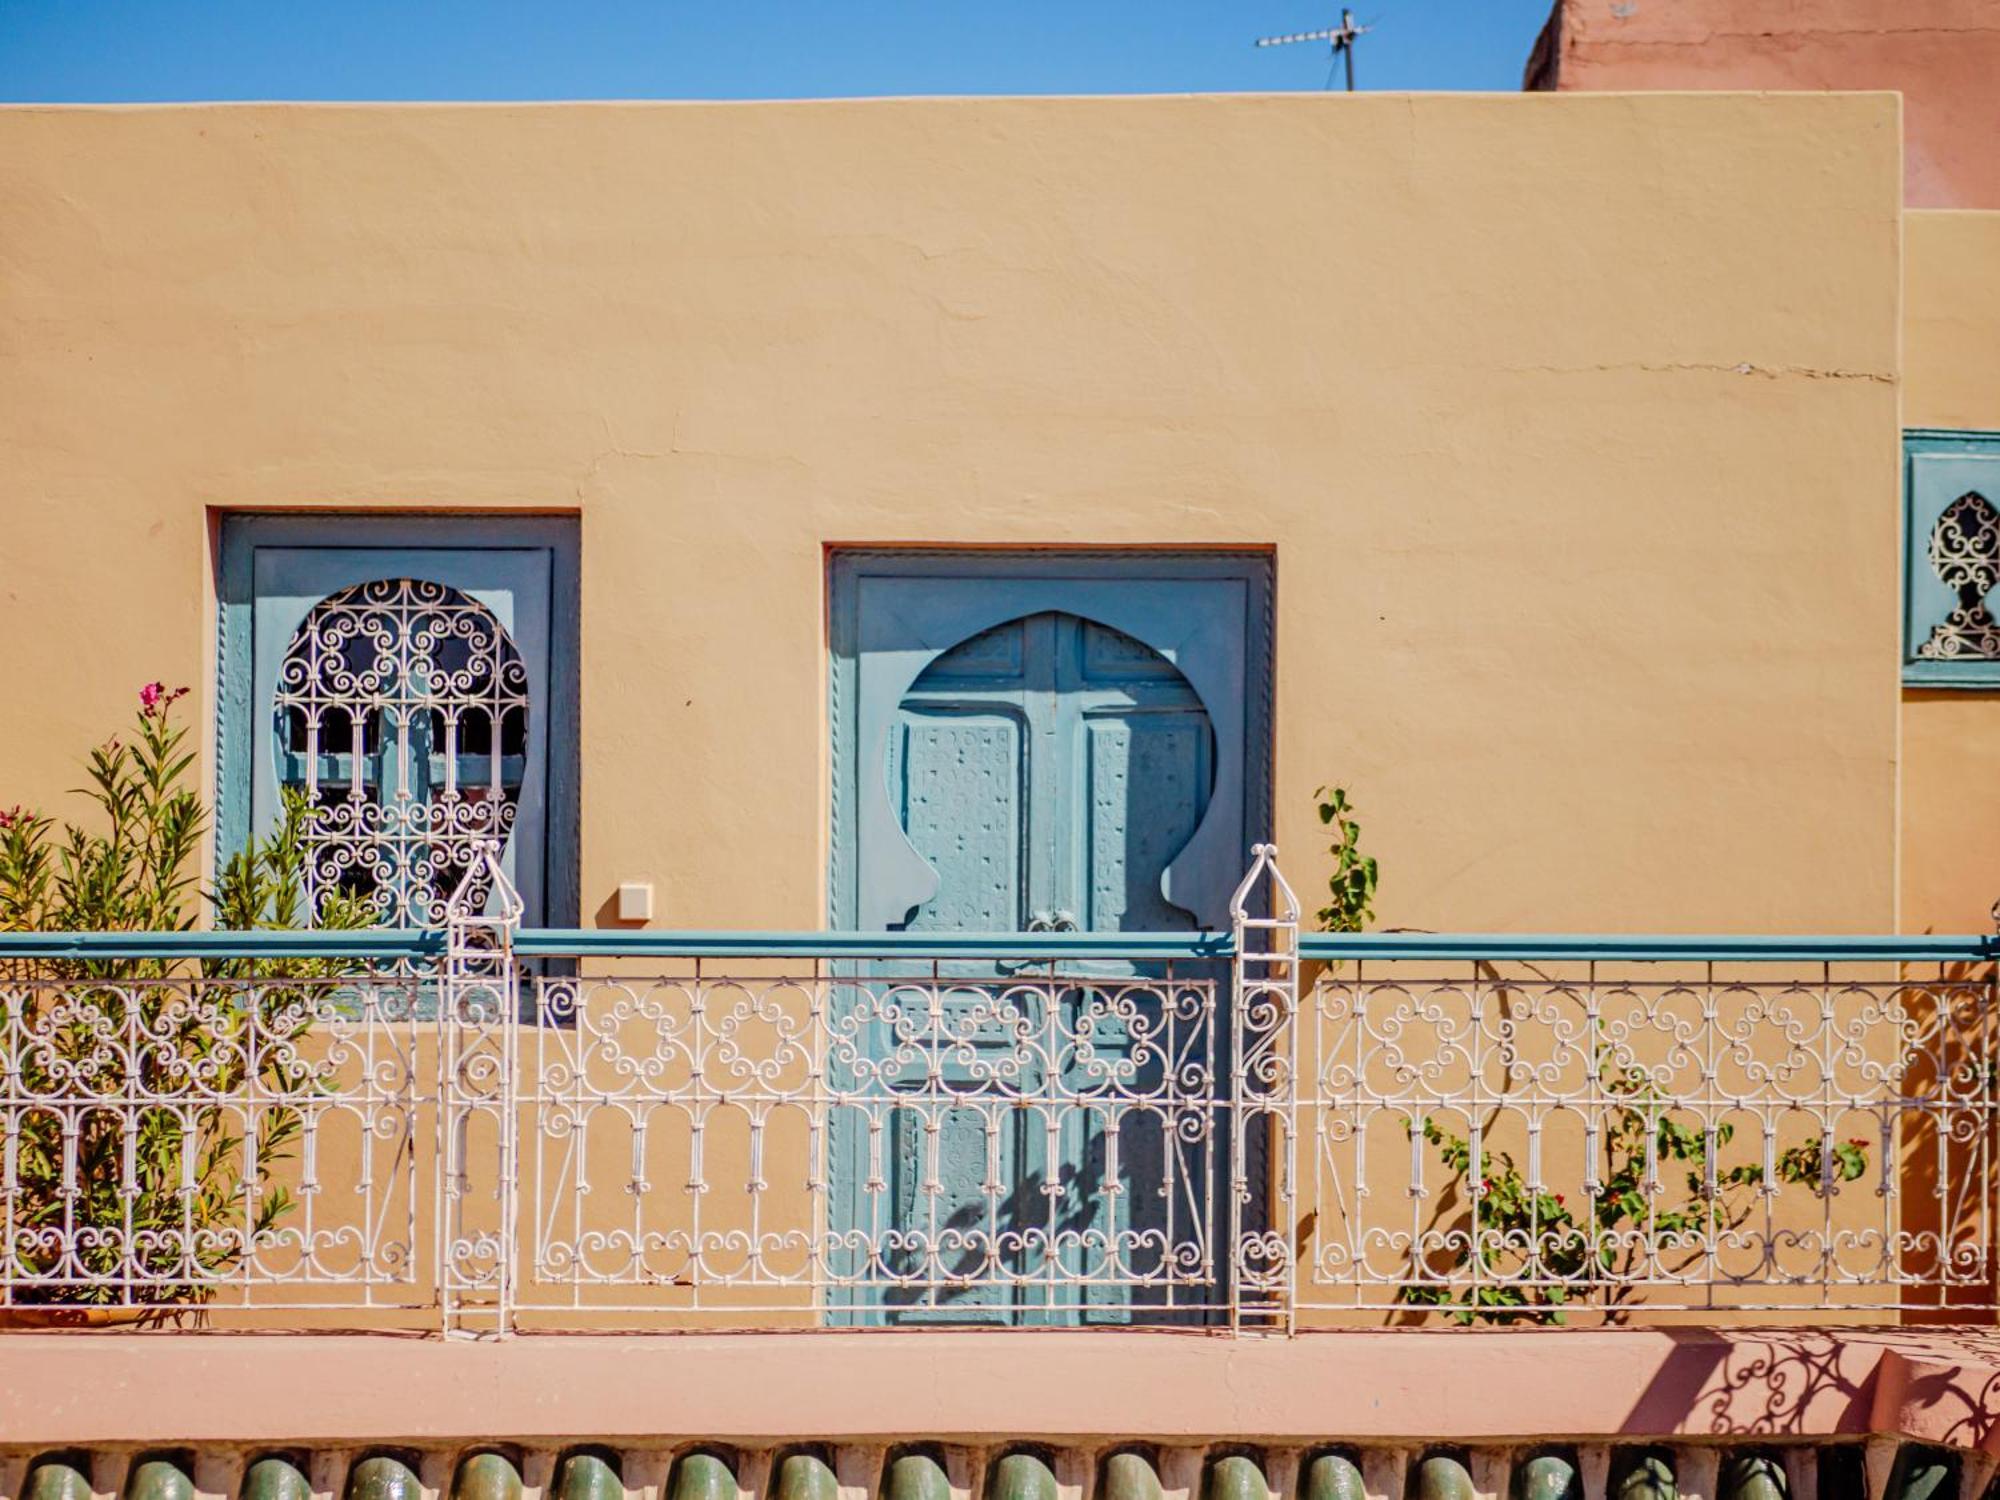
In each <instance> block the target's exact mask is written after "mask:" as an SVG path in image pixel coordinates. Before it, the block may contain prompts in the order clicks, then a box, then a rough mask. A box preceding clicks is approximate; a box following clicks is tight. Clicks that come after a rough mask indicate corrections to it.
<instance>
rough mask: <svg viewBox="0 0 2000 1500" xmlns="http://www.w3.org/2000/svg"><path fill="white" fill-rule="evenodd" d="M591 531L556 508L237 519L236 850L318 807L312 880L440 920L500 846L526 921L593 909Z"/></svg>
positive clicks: (230, 693) (231, 574) (224, 753)
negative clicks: (586, 660) (587, 692)
mask: <svg viewBox="0 0 2000 1500" xmlns="http://www.w3.org/2000/svg"><path fill="white" fill-rule="evenodd" d="M573 540H574V537H573V532H572V531H571V529H570V528H568V527H566V526H565V525H564V524H563V523H560V522H556V523H550V522H545V521H540V520H536V521H526V522H523V521H511V520H500V519H497V518H496V519H495V520H494V521H492V522H485V521H478V522H451V521H444V520H441V519H428V518H424V519H418V518H363V517H342V518H334V519H330V520H320V519H310V518H306V517H232V518H230V519H229V520H228V521H227V522H226V523H225V527H224V534H223V579H222V642H223V657H224V660H223V684H224V701H223V713H222V718H221V726H220V727H221V746H220V752H219V756H218V762H219V766H220V788H221V797H220V801H221V805H222V817H221V819H220V820H219V834H220V838H221V840H222V846H223V847H222V852H223V853H224V854H227V853H229V852H232V851H233V850H234V849H236V848H240V847H242V845H243V844H244V842H245V841H246V840H247V839H248V838H249V837H251V836H252V835H253V834H255V833H262V832H264V831H266V830H268V829H269V828H270V827H271V826H272V825H273V824H274V822H275V821H276V819H277V817H278V815H279V809H280V805H281V798H282V797H283V796H284V795H285V794H286V793H287V791H296V792H298V793H301V794H303V795H304V797H305V798H306V801H307V803H308V805H309V807H310V814H309V821H308V824H307V830H306V837H307V842H308V846H309V847H308V853H309V859H308V867H307V872H306V874H307V887H308V894H309V895H311V896H314V897H318V896H320V895H323V894H324V893H326V892H329V891H332V890H336V889H338V890H341V891H344V892H346V893H348V894H350V895H357V896H361V897H365V898H366V899H367V900H369V901H370V902H372V903H373V905H374V906H375V908H376V910H377V912H378V913H379V917H380V920H381V921H382V922H383V923H384V925H388V926H399V927H422V926H436V925H438V924H440V923H441V922H442V920H443V916H444V902H445V900H446V899H447V898H448V897H449V895H450V894H451V892H452V890H453V889H454V888H455V887H456V885H457V883H458V880H459V878H460V876H461V875H462V874H463V873H464V870H465V869H466V867H467V865H468V862H469V858H470V854H471V852H472V850H473V849H474V847H475V846H476V844H477V842H478V841H480V840H487V839H491V840H497V841H498V842H499V843H500V844H501V847H502V860H503V863H504V864H505V866H506V868H507V870H508V872H509V875H510V878H512V879H513V881H514V882H515V884H516V885H517V886H518V888H519V889H520V891H521V893H522V896H523V898H524V900H525V901H526V903H527V911H528V917H527V920H528V921H530V922H531V923H532V922H546V921H550V920H563V919H565V918H567V919H569V920H574V911H575V878H574V869H575V775H574V760H573V757H574V750H575V724H574V720H575V711H574V689H573V681H574V675H573V672H574V668H573V663H574V649H575V644H574V634H573V620H574V603H575V594H574V587H575V572H574V562H575V553H574V547H573V545H572V544H573Z"/></svg>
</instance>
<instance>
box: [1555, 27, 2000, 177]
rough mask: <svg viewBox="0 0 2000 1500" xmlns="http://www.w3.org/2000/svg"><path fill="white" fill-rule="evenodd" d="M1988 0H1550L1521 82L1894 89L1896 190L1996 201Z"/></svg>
mask: <svg viewBox="0 0 2000 1500" xmlns="http://www.w3.org/2000/svg"><path fill="white" fill-rule="evenodd" d="M1996 78H2000V4H1995V3H1994V0H1557V3H1556V6H1555V10H1554V12H1553V13H1552V14H1551V15H1550V17H1549V22H1548V25H1547V27H1546V28H1545V29H1544V30H1543V33H1542V36H1541V39H1540V40H1539V41H1538V42H1537V43H1536V46H1535V50H1534V54H1533V56H1532V57H1531V58H1530V60H1529V63H1528V71H1527V77H1526V79H1525V82H1526V85H1527V87H1528V88H1530V89H1560V90H1565V91H1569V90H1594V91H1609V90H1627V89H1859V90H1877V89H1881V90H1896V91H1900V92H1901V93H1902V95H1903V112H1904V122H1903V124H1904V152H1905V159H1904V172H1905V176H1904V185H1903V186H1904V200H1905V202H1907V203H1908V204H1909V205H1910V206H1911V207H1912V208H2000V149H1996V147H2000V92H1996V91H1995V87H1994V80H1995V79H1996Z"/></svg>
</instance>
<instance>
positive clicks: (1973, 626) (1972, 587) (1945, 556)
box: [1917, 490, 2000, 661]
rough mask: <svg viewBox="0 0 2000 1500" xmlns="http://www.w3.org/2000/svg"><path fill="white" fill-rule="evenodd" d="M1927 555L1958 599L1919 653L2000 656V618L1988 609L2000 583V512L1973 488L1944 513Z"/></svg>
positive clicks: (1939, 656) (1954, 657) (1938, 658)
mask: <svg viewBox="0 0 2000 1500" xmlns="http://www.w3.org/2000/svg"><path fill="white" fill-rule="evenodd" d="M1926 555H1927V557H1928V558H1929V561H1930V565H1931V571H1932V572H1934V573H1936V574H1937V577H1938V581H1939V582H1940V583H1942V584H1943V585H1944V586H1945V587H1946V588H1948V589H1950V590H1952V592H1953V593H1955V594H1956V595H1957V596H1958V602H1957V603H1956V604H1955V605H1954V606H1953V607H1952V610H1951V613H1950V614H1949V615H1948V616H1946V618H1945V619H1943V620H1941V621H1940V622H1939V623H1938V624H1937V625H1935V626H1934V627H1933V628H1932V630H1931V633H1930V637H1929V639H1927V640H1925V641H1924V642H1923V643H1922V644H1920V645H1919V646H1918V647H1917V655H1918V656H1920V657H1924V658H1927V659H1930V660H1933V661H1951V660H1959V659H1963V658H1967V657H1972V658H1978V659H1983V660H1995V659H2000V622H1996V621H1995V620H1994V618H1993V616H1992V614H1991V613H1990V612H1989V611H1988V609H1987V607H1986V596H1987V595H1988V594H1990V593H1992V592H1993V587H1994V585H1995V584H1996V583H2000V510H1995V509H1994V507H1993V504H1992V502H1990V501H1989V500H1987V498H1986V497H1985V496H1984V495H1982V494H1980V493H1979V492H1978V491H1976V490H1968V491H1967V492H1966V493H1965V494H1962V495H1960V496H1959V497H1958V498H1957V499H1956V500H1954V501H1952V502H1951V504H1950V505H1947V506H1946V507H1945V508H1944V510H1943V511H1942V512H1941V513H1940V514H1939V516H1938V518H1937V522H1936V524H1935V525H1933V526H1932V527H1931V535H1930V546H1929V547H1928V549H1927V550H1926Z"/></svg>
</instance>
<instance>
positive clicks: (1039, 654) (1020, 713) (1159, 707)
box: [885, 610, 1215, 932]
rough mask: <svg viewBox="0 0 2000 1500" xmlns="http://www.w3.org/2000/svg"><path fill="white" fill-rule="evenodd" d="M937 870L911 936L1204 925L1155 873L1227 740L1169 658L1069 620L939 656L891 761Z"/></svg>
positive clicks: (892, 782) (1026, 625)
mask: <svg viewBox="0 0 2000 1500" xmlns="http://www.w3.org/2000/svg"><path fill="white" fill-rule="evenodd" d="M885 770H886V775H887V778H888V783H889V790H890V796H891V797H892V799H893V800H894V803H895V809H896V815H897V821H898V822H899V824H900V825H901V828H902V832H903V834H904V836H905V837H906V838H907V839H908V840H909V843H910V847H911V848H912V849H914V850H915V851H916V853H917V854H918V855H919V856H920V857H921V858H922V859H923V860H924V862H925V863H926V864H928V865H929V866H930V867H931V869H932V871H933V872H935V875H936V885H935V888H934V889H933V891H932V892H931V894H930V895H929V896H928V897H927V898H926V899H924V900H923V901H920V902H919V903H918V904H917V905H916V906H914V907H913V908H912V909H911V910H910V912H909V913H908V914H907V916H906V917H905V919H904V921H903V922H902V923H901V924H900V925H902V926H905V927H907V928H908V929H909V930H911V931H926V930H929V931H947V932H1028V931H1055V932H1061V931H1079V930H1081V931H1112V932H1118V931H1142V932H1170V931H1177V930H1183V929H1187V928H1192V927H1193V926H1195V925H1196V919H1195V916H1194V914H1193V913H1192V912H1190V911H1188V910H1186V909H1185V908H1183V907H1180V906H1176V905H1175V904H1174V903H1173V902H1171V901H1169V900H1168V899H1167V898H1166V896H1165V895H1164V894H1163V893H1162V891H1161V880H1162V877H1164V876H1165V874H1166V872H1167V867H1168V865H1169V864H1171V863H1172V862H1173V859H1174V857H1175V856H1176V855H1178V854H1179V853H1180V852H1181V850H1182V849H1183V848H1185V847H1186V845H1187V842H1188V840H1189V839H1190V838H1191V837H1193V835H1194V831H1195V829H1196V828H1197V827H1198V826H1200V823H1201V820H1202V817H1203V815H1204V814H1205V813H1206V812H1207V811H1208V801H1209V794H1210V792H1211V791H1212V789H1213V787H1214V782H1215V732H1214V729H1213V728H1212V726H1211V725H1210V723H1209V718H1208V712H1207V710H1206V709H1204V708H1203V707H1202V703H1201V699H1200V697H1199V695H1198V694H1196V692H1195V690H1194V688H1193V687H1192V686H1191V685H1190V684H1189V682H1188V680H1187V678H1186V677H1184V676H1183V675H1182V674H1181V672H1180V670H1179V669H1178V668H1177V667H1175V666H1174V664H1173V663H1172V662H1170V661H1168V660H1167V659H1166V658H1165V657H1164V656H1162V655H1161V654H1160V653H1159V652H1158V651H1155V650H1154V649H1152V648H1151V647H1150V646H1147V645H1146V644H1145V643H1143V642H1141V641H1138V640H1135V639H1134V638H1133V637H1131V636H1129V635H1126V634H1124V633H1123V632H1122V631H1118V630H1113V629H1112V628H1111V627H1109V626H1107V625H1101V624H1099V623H1097V622H1096V621H1093V620H1086V619H1084V618H1082V617H1081V616H1078V615H1074V614H1069V613H1067V612H1063V611H1058V610H1046V611H1043V612H1041V613H1039V614H1034V615H1028V616H1026V617H1024V618H1021V619H1016V620H1010V621H1008V622H1006V623H1005V624H1002V625H997V626H994V627H993V628H992V629H990V630H986V631H983V632H981V633H980V634H979V635H977V636H974V637H973V638H972V639H971V640H969V641H966V642H964V643H963V644H961V645H958V646H956V647H954V648H953V649H951V650H950V651H948V652H946V653H945V654H944V655H942V656H940V657H939V658H938V659H937V660H936V661H934V662H932V663H931V665H930V666H928V667H927V668H925V669H924V672H923V674H922V675H921V676H919V677H918V678H917V680H916V682H915V683H913V684H912V685H911V687H910V689H909V691H908V692H907V693H905V694H904V696H903V699H902V702H901V704H900V705H899V706H898V710H897V714H896V723H895V729H894V731H893V733H892V734H891V736H890V741H889V747H888V755H887V764H886V767H885Z"/></svg>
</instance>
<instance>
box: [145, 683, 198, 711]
mask: <svg viewBox="0 0 2000 1500" xmlns="http://www.w3.org/2000/svg"><path fill="white" fill-rule="evenodd" d="M187 695H188V689H187V688H184V687H177V688H175V689H174V690H173V691H172V692H171V693H170V692H168V691H167V685H166V684H165V683H164V682H149V683H147V684H146V685H145V686H144V687H142V688H140V689H139V712H140V713H141V714H142V715H144V716H145V717H146V718H148V719H151V718H155V717H157V716H159V715H161V714H164V713H165V712H166V711H167V710H168V709H170V708H172V707H173V706H174V705H175V704H176V703H178V702H180V700H181V699H183V698H185V697H186V696H187Z"/></svg>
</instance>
